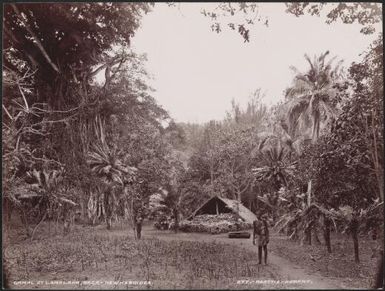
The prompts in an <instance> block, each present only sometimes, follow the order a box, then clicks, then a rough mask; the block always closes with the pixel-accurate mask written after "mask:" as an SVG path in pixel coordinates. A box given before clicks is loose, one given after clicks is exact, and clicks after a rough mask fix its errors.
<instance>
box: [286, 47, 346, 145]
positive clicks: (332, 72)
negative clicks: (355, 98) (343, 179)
mask: <svg viewBox="0 0 385 291" xmlns="http://www.w3.org/2000/svg"><path fill="white" fill-rule="evenodd" d="M327 55H329V51H326V52H325V53H323V54H321V55H320V56H319V57H317V56H314V59H313V61H312V60H311V59H310V57H309V56H308V55H306V54H305V59H306V61H307V62H308V63H309V65H310V68H309V69H308V70H307V71H306V72H305V73H301V72H300V71H299V70H298V69H296V68H295V67H291V69H292V70H293V71H294V72H295V73H296V76H295V78H294V82H293V85H292V86H291V87H290V88H288V89H287V91H286V98H287V99H288V103H287V105H288V121H289V127H290V132H291V133H292V134H293V135H294V133H295V130H296V129H298V128H302V129H304V128H305V127H307V126H308V125H310V124H311V138H312V141H313V142H315V141H316V140H317V139H318V137H319V134H320V127H321V122H322V121H326V120H330V119H332V118H334V117H335V116H336V113H337V112H336V108H335V106H334V105H333V104H332V101H333V98H334V97H335V96H336V93H337V89H336V86H335V85H336V84H337V83H338V81H339V80H340V78H341V76H342V71H341V69H340V65H341V63H342V61H340V62H338V64H337V65H336V66H334V67H333V66H332V63H333V61H334V60H335V58H336V57H333V58H332V59H330V60H329V61H328V62H325V59H326V56H327ZM301 122H302V123H301Z"/></svg>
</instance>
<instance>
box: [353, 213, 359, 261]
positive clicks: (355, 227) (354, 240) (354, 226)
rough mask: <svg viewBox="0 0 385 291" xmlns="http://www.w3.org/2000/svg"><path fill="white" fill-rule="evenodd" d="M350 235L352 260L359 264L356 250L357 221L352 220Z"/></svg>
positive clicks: (357, 249)
mask: <svg viewBox="0 0 385 291" xmlns="http://www.w3.org/2000/svg"><path fill="white" fill-rule="evenodd" d="M351 234H352V239H353V246H354V260H355V262H356V263H359V262H360V257H359V248H358V221H357V220H355V219H353V220H352V222H351Z"/></svg>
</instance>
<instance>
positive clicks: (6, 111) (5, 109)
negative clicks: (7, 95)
mask: <svg viewBox="0 0 385 291" xmlns="http://www.w3.org/2000/svg"><path fill="white" fill-rule="evenodd" d="M2 105H3V109H4V111H5V113H7V115H8V117H9V118H10V119H11V120H13V118H12V116H11V114H10V113H9V112H8V110H7V108H5V106H4V104H2Z"/></svg>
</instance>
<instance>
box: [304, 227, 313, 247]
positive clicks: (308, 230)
mask: <svg viewBox="0 0 385 291" xmlns="http://www.w3.org/2000/svg"><path fill="white" fill-rule="evenodd" d="M312 230H313V221H312V222H310V223H309V225H308V227H307V228H306V229H305V242H307V243H308V244H309V245H310V246H311V234H312Z"/></svg>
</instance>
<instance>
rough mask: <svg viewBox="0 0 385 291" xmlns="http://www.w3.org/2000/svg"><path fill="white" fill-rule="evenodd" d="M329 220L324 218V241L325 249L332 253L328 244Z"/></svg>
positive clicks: (329, 243)
mask: <svg viewBox="0 0 385 291" xmlns="http://www.w3.org/2000/svg"><path fill="white" fill-rule="evenodd" d="M330 224H331V222H330V219H329V218H327V217H326V216H325V217H324V227H325V228H324V239H325V244H326V247H327V250H328V252H329V253H331V252H332V246H331V242H330Z"/></svg>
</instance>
